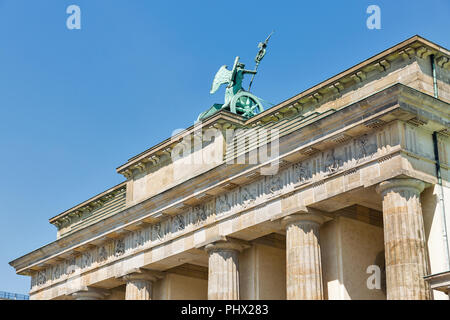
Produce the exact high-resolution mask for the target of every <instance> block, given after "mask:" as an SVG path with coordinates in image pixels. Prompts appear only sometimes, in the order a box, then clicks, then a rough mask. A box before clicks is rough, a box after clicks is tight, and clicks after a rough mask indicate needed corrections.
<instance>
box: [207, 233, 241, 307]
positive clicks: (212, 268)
mask: <svg viewBox="0 0 450 320" xmlns="http://www.w3.org/2000/svg"><path fill="white" fill-rule="evenodd" d="M245 248H246V246H245V245H243V244H241V243H238V242H235V241H229V240H227V241H216V242H214V243H211V244H208V245H206V247H205V250H206V251H207V252H208V255H209V263H208V300H239V253H240V252H241V251H242V250H243V249H245Z"/></svg>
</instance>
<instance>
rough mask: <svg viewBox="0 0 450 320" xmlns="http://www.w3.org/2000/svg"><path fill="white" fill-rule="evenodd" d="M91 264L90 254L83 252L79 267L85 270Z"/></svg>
mask: <svg viewBox="0 0 450 320" xmlns="http://www.w3.org/2000/svg"><path fill="white" fill-rule="evenodd" d="M91 264H92V255H91V253H90V252H85V253H83V255H82V256H81V267H82V268H86V267H89V266H90V265H91Z"/></svg>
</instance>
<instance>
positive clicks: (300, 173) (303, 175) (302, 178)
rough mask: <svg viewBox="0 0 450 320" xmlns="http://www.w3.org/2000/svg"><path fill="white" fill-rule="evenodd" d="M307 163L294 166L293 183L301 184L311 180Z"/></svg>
mask: <svg viewBox="0 0 450 320" xmlns="http://www.w3.org/2000/svg"><path fill="white" fill-rule="evenodd" d="M311 177H312V176H311V169H310V167H309V163H307V162H306V163H305V162H300V163H297V164H295V165H294V182H295V183H303V182H306V181H307V180H309V179H310V178H311Z"/></svg>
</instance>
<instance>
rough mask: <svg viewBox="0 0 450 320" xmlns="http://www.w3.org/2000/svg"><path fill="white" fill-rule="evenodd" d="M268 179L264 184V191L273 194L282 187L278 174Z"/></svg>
mask: <svg viewBox="0 0 450 320" xmlns="http://www.w3.org/2000/svg"><path fill="white" fill-rule="evenodd" d="M268 179H269V181H268V182H267V184H266V193H268V194H274V193H275V192H277V191H279V190H280V189H281V188H282V187H283V181H282V180H281V176H280V175H275V176H272V177H270V178H268Z"/></svg>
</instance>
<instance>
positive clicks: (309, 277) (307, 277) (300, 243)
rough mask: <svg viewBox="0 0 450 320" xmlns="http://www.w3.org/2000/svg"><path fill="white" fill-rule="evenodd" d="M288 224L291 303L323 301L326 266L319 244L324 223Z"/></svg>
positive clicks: (288, 283)
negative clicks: (297, 301)
mask: <svg viewBox="0 0 450 320" xmlns="http://www.w3.org/2000/svg"><path fill="white" fill-rule="evenodd" d="M295 218H300V219H307V217H306V216H302V215H299V216H297V217H295V216H294V217H293V216H290V217H288V220H287V221H288V222H287V223H286V281H287V282H286V288H287V299H288V300H323V284H322V264H321V254H320V244H319V228H320V223H321V222H320V221H317V219H314V220H313V219H311V220H297V221H296V220H295Z"/></svg>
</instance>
